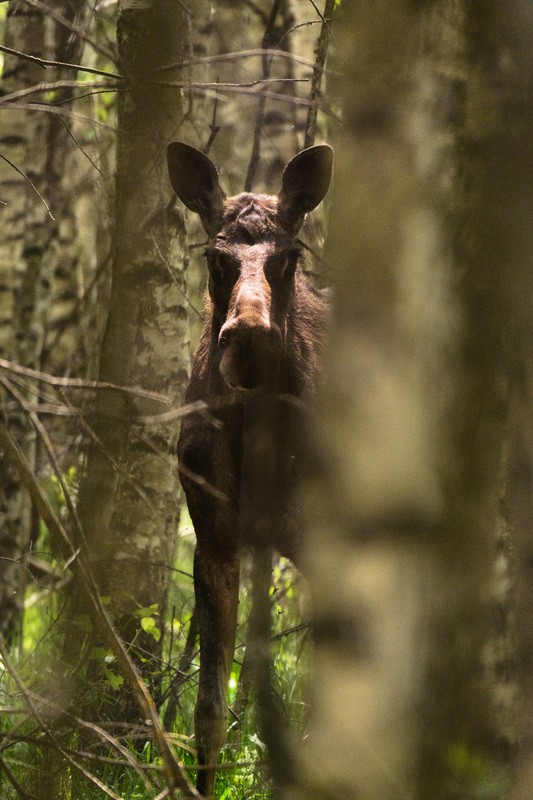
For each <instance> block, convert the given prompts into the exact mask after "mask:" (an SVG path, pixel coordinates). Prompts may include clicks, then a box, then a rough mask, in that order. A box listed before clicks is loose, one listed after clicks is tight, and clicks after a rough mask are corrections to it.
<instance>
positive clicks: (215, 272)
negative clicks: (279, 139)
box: [167, 142, 333, 390]
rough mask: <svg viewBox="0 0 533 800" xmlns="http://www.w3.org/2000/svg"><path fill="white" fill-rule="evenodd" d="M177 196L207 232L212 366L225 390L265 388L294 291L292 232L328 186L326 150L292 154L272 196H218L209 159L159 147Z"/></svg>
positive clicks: (274, 369) (182, 147)
mask: <svg viewBox="0 0 533 800" xmlns="http://www.w3.org/2000/svg"><path fill="white" fill-rule="evenodd" d="M167 160H168V170H169V175H170V181H171V183H172V186H173V188H174V191H175V192H176V194H177V196H178V197H179V198H180V200H182V202H183V203H184V204H185V205H186V206H187V208H189V209H190V210H191V211H194V212H195V213H196V214H198V215H199V217H200V219H201V221H202V225H203V227H204V229H205V232H206V233H207V236H208V244H207V248H206V251H205V253H206V258H207V265H208V269H209V283H208V288H209V296H210V298H211V301H212V332H213V335H216V337H217V345H218V350H219V358H220V362H219V369H220V373H221V374H222V377H223V378H224V381H225V382H226V384H227V385H228V386H229V387H230V388H231V389H239V390H253V389H259V388H262V389H265V388H266V389H273V388H275V387H276V385H277V379H278V374H279V368H280V363H281V359H282V356H283V353H284V351H285V348H286V343H287V320H288V315H289V314H290V312H291V307H292V304H293V298H294V295H295V292H297V291H298V261H299V256H300V248H299V247H298V245H297V242H296V236H297V234H298V231H299V230H300V227H301V225H302V223H303V221H304V217H305V215H306V214H307V212H309V211H311V210H312V209H314V208H315V207H316V206H317V205H318V204H319V203H320V202H321V200H322V199H323V198H324V196H325V194H326V192H327V190H328V188H329V184H330V180H331V173H332V165H333V150H332V149H331V147H329V145H326V144H322V145H317V146H315V147H309V148H307V149H306V150H302V151H301V152H300V153H298V155H296V156H295V157H294V158H293V159H292V160H291V161H290V162H289V163H288V164H287V166H286V167H285V169H284V171H283V177H282V184H281V190H280V192H279V194H278V195H277V196H275V195H264V194H251V193H248V192H244V193H242V194H238V195H237V196H235V197H226V195H225V193H224V191H223V190H222V188H221V186H220V182H219V177H218V172H217V169H216V167H215V165H214V164H213V162H212V161H211V160H210V159H209V158H208V157H207V156H205V155H204V154H203V153H201V152H200V151H199V150H196V149H195V148H194V147H190V146H189V145H187V144H183V143H182V142H173V143H172V144H170V145H169V146H168V150H167Z"/></svg>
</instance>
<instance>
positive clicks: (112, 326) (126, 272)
mask: <svg viewBox="0 0 533 800" xmlns="http://www.w3.org/2000/svg"><path fill="white" fill-rule="evenodd" d="M183 31H184V21H183V18H182V13H181V11H179V10H178V9H177V8H176V6H175V5H173V4H172V5H169V4H167V3H165V2H163V1H162V0H153V1H152V2H146V3H143V4H141V5H139V3H134V2H123V3H122V4H121V7H120V9H119V17H118V29H117V32H118V45H119V62H120V70H121V73H122V74H123V75H125V76H126V77H127V80H128V90H127V91H125V92H123V93H121V95H120V100H119V134H118V137H119V138H118V157H117V192H116V234H115V249H114V258H113V283H112V293H111V306H110V311H109V318H108V321H107V328H106V332H105V336H104V342H103V346H102V356H101V362H100V379H101V380H104V381H111V382H113V383H115V384H119V385H122V386H129V387H137V388H140V389H145V390H151V391H153V392H158V393H160V394H161V395H163V396H164V398H165V400H166V403H162V402H159V401H154V400H150V399H146V398H145V397H141V396H133V395H131V394H130V395H127V394H123V393H121V392H106V393H105V394H100V396H99V398H98V404H97V416H96V420H95V424H94V428H95V431H96V433H97V436H98V438H99V440H100V444H96V443H95V442H94V441H93V442H92V443H91V444H90V447H89V451H88V457H87V463H86V470H85V477H84V479H83V482H82V485H81V487H80V497H79V511H80V516H81V520H82V525H83V530H84V535H85V541H84V544H83V547H84V548H86V550H87V554H88V557H89V559H90V561H91V563H92V565H93V569H94V574H95V576H96V578H97V580H98V584H99V586H100V591H101V593H102V594H103V595H106V596H108V597H109V598H110V609H111V610H112V614H113V617H114V620H115V622H116V624H117V626H118V629H119V631H120V633H121V634H122V636H123V637H124V639H125V641H126V642H127V643H131V642H133V641H135V646H136V647H137V648H139V649H138V651H137V652H139V653H140V654H141V655H142V657H143V658H145V659H146V658H147V661H145V662H144V666H143V671H144V673H145V674H146V675H149V674H155V676H156V677H155V680H156V681H157V669H158V663H157V657H158V655H159V654H160V652H161V644H162V640H161V638H158V637H159V633H158V632H159V631H162V630H163V629H164V620H165V610H166V600H167V592H168V587H169V580H170V570H171V567H172V562H173V554H174V547H175V540H176V533H177V524H178V518H179V503H180V490H179V483H178V466H177V460H176V454H175V446H176V440H177V433H178V420H176V419H174V420H172V421H170V422H167V423H164V422H157V421H156V422H154V423H153V424H151V425H150V426H149V427H146V428H143V426H142V422H141V420H140V418H141V417H143V416H147V415H157V414H159V413H161V412H163V411H168V409H169V408H171V409H172V408H177V407H178V406H179V404H180V401H181V398H182V393H183V388H184V385H185V381H186V379H187V374H188V358H189V353H188V350H189V346H188V326H187V306H186V303H185V300H184V272H183V264H184V238H183V223H182V220H181V217H180V216H179V215H178V214H177V213H176V212H173V211H172V210H171V208H170V206H169V199H170V190H169V189H167V180H168V179H167V175H166V161H165V151H166V146H167V144H168V142H169V141H170V140H171V139H173V138H175V136H176V132H177V130H178V129H179V124H180V115H181V103H180V95H179V93H178V92H176V91H175V90H171V89H168V88H165V87H163V86H160V85H158V83H157V81H158V80H159V79H160V73H158V72H157V69H158V68H159V67H160V66H164V65H166V64H169V63H172V62H175V61H178V60H180V59H181V58H182V56H183V53H182V47H183ZM150 606H154V609H153V613H150V612H148V611H145V612H143V611H140V609H143V608H144V609H147V608H148V607H150ZM143 614H144V616H146V617H151V618H152V619H153V620H154V622H155V623H156V624H155V626H154V625H152V628H151V630H149V631H148V632H146V630H144V629H143V627H141V617H142V616H143ZM146 627H148V626H146ZM125 713H128V714H129V715H131V714H133V715H135V713H136V712H135V711H131V710H130V712H125Z"/></svg>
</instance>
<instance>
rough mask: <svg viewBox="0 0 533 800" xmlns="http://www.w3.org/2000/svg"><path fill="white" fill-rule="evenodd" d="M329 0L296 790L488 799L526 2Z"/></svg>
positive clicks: (498, 783) (521, 186)
mask: <svg viewBox="0 0 533 800" xmlns="http://www.w3.org/2000/svg"><path fill="white" fill-rule="evenodd" d="M341 8H342V14H343V17H342V20H343V22H344V30H343V31H342V32H341V33H338V35H339V37H340V38H341V39H342V46H343V51H344V52H343V55H344V59H345V63H344V65H343V66H344V67H345V68H346V72H345V73H344V77H343V80H344V81H345V83H344V84H343V87H342V88H343V92H342V93H343V97H344V111H345V121H346V130H345V134H344V138H343V141H342V145H341V147H340V148H338V151H337V165H336V187H335V189H336V197H334V200H333V208H332V214H331V220H332V225H331V231H330V242H331V245H330V252H329V259H330V261H331V263H332V264H334V265H336V267H337V269H338V284H337V294H336V303H335V312H334V318H333V323H332V331H331V338H330V343H329V355H328V357H327V358H326V370H325V375H324V385H323V389H322V391H321V394H320V398H319V413H318V415H317V421H316V446H317V452H319V453H320V456H319V458H320V464H321V466H320V468H319V470H318V472H317V474H316V475H315V477H314V479H312V480H311V481H310V483H309V486H308V487H307V490H306V494H307V498H308V501H309V519H310V521H311V524H310V532H309V538H308V551H307V557H306V561H307V574H308V576H309V579H310V583H311V588H312V590H313V596H314V602H315V617H316V631H315V642H316V651H315V664H314V678H313V686H312V689H313V691H312V698H311V718H310V727H309V737H308V740H307V742H306V751H305V754H306V762H305V763H306V769H305V771H304V773H303V774H304V775H305V776H306V777H305V778H304V779H303V781H302V791H301V795H298V796H301V797H306V798H310V797H317V798H338V797H339V798H340V797H342V798H345V799H346V800H349V799H350V798H353V800H356V798H357V800H362V798H364V800H385V798H387V799H388V798H399V797H420V798H421V800H422V798H424V800H428V798H437V797H439V798H443V799H444V798H446V800H452V798H454V800H467V798H474V797H478V796H479V792H480V791H481V788H480V787H481V786H482V788H483V791H484V792H485V793H486V795H487V796H490V797H499V796H501V793H502V791H503V783H502V776H501V773H500V772H499V769H498V758H499V755H500V747H499V741H498V731H497V729H496V726H495V719H494V713H493V709H492V707H491V703H492V696H491V692H490V690H489V686H488V681H487V680H486V671H485V668H484V665H483V663H482V656H483V652H484V650H485V649H486V648H487V645H488V644H489V642H490V640H491V636H492V635H493V633H494V629H493V628H492V627H491V618H490V611H491V610H492V608H493V606H492V597H491V594H492V591H493V583H492V565H493V559H494V540H493V537H494V531H495V528H496V525H497V520H498V511H499V500H500V484H501V480H500V464H501V453H502V447H503V445H504V443H505V434H506V424H507V416H508V396H509V387H510V386H514V385H516V384H517V383H518V382H519V380H520V371H521V370H522V369H523V366H522V364H521V358H522V355H523V348H524V343H525V325H526V320H527V300H526V297H527V291H526V290H527V279H526V275H527V266H526V260H525V253H526V244H527V242H526V239H527V238H528V237H530V233H529V230H530V217H529V219H528V207H527V203H528V195H527V190H528V181H527V176H528V170H529V167H528V164H527V157H528V152H529V148H528V147H527V142H528V139H527V138H526V137H528V136H529V135H530V133H529V132H530V129H531V118H530V117H528V112H529V111H530V109H529V108H528V107H527V91H526V90H527V80H528V79H529V75H527V71H528V63H527V49H526V42H525V41H524V39H523V34H522V33H521V31H523V30H524V28H523V25H524V21H525V19H526V16H525V15H526V14H527V13H528V12H527V10H526V8H525V6H524V5H522V4H521V3H520V2H519V1H518V0H517V2H511V3H509V2H506V3H502V2H499V0H493V2H490V3H487V2H482V3H481V2H464V3H459V2H451V0H449V1H448V2H442V3H441V2H438V3H434V4H431V3H429V4H418V5H416V4H412V3H407V2H397V3H393V4H391V3H388V2H378V3H372V4H368V3H363V2H357V0H352V2H346V3H343V4H342V7H341ZM342 20H341V19H339V21H338V24H340V23H341V21H342ZM429 40H432V41H431V43H430V47H429V48H428V47H427V45H428V41H429ZM428 50H429V51H428ZM443 65H444V67H447V68H443ZM529 88H530V87H529ZM530 185H531V184H529V186H530ZM522 796H523V797H525V796H526V795H520V797H521V798H522Z"/></svg>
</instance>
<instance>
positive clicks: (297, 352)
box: [167, 142, 333, 796]
mask: <svg viewBox="0 0 533 800" xmlns="http://www.w3.org/2000/svg"><path fill="white" fill-rule="evenodd" d="M167 162H168V171H169V176H170V182H171V184H172V187H173V189H174V191H175V193H176V194H177V196H178V197H179V199H180V200H181V201H182V202H183V203H184V204H185V206H186V207H187V208H188V209H190V210H191V211H193V212H195V213H196V214H198V215H199V217H200V220H201V222H202V225H203V228H204V229H205V232H206V234H207V237H208V240H207V247H206V250H205V256H206V260H207V267H208V271H209V276H208V288H207V292H206V315H205V323H204V328H203V331H202V334H201V336H200V340H199V344H198V348H197V351H196V355H195V358H194V363H193V367H192V372H191V378H190V382H189V386H188V388H187V391H186V395H185V400H186V402H187V403H194V402H195V401H203V402H204V403H205V406H206V408H207V409H208V410H209V413H205V411H204V413H202V412H198V413H193V414H190V415H188V416H186V417H185V418H184V419H183V422H182V427H181V433H180V437H179V443H178V457H179V463H180V477H181V482H182V485H183V488H184V491H185V495H186V498H187V503H188V507H189V512H190V515H191V519H192V522H193V525H194V529H195V532H196V540H197V543H196V551H195V557H194V590H195V596H196V606H197V611H198V620H199V635H200V678H199V689H198V698H197V703H196V708H195V737H196V744H197V755H198V766H199V769H198V773H197V783H196V785H197V789H198V791H199V792H200V793H201V794H203V795H206V796H212V795H213V793H214V785H215V773H216V763H217V761H218V757H219V752H220V749H221V747H222V745H223V743H224V740H225V736H226V724H227V723H226V720H227V702H226V696H227V686H228V679H229V674H230V669H231V664H232V661H233V653H234V648H235V636H236V623H237V605H238V596H239V573H240V555H241V551H242V525H241V520H240V518H241V513H242V508H241V504H242V491H241V490H242V484H243V480H244V475H243V469H245V468H244V467H243V435H244V419H245V414H246V404H247V403H248V402H251V401H252V398H254V397H257V396H258V395H259V396H260V395H261V394H265V393H267V394H269V395H271V396H272V395H274V396H275V395H278V396H280V397H281V396H282V397H292V398H296V399H299V398H302V397H305V396H306V395H307V393H309V392H310V391H312V390H313V386H314V385H315V382H316V378H317V374H318V371H319V366H320V357H321V349H322V345H323V340H324V329H325V323H326V319H327V314H328V304H327V300H326V299H325V298H324V297H323V296H322V295H321V293H320V292H319V291H317V290H316V289H315V288H314V287H313V286H312V285H311V284H310V282H309V281H308V279H307V278H306V276H305V275H304V272H303V270H302V267H301V260H302V248H301V246H300V245H299V244H298V240H297V235H298V232H299V230H300V228H301V225H302V223H303V221H304V217H305V215H306V214H307V213H308V212H309V211H312V210H313V209H314V208H315V207H316V206H317V205H318V204H319V203H320V202H321V201H322V199H323V198H324V196H325V195H326V192H327V190H328V188H329V184H330V180H331V174H332V165H333V150H332V148H331V147H330V146H329V145H326V144H322V145H317V146H314V147H309V148H307V149H305V150H302V151H301V152H300V153H298V154H297V155H296V156H295V157H294V158H293V159H292V160H291V161H289V163H288V164H287V165H286V167H285V169H284V171H283V176H282V186H281V190H280V192H279V194H278V195H277V196H271V195H265V194H252V193H248V192H244V193H241V194H238V195H236V196H235V197H226V195H225V193H224V191H223V190H222V188H221V186H220V183H219V176H218V172H217V169H216V167H215V165H214V164H213V162H212V161H211V160H210V159H209V158H208V157H207V156H206V155H204V154H203V153H201V152H200V151H199V150H197V149H195V148H194V147H191V146H189V145H187V144H184V143H181V142H173V143H171V144H170V145H169V146H168V150H167ZM281 438H282V439H283V438H284V437H281ZM283 446H284V442H283V441H281V447H283ZM273 527H274V532H273V537H274V539H273V541H272V546H273V547H275V548H276V549H277V550H279V551H280V552H281V553H282V554H283V555H286V556H288V557H289V558H291V559H292V560H294V559H295V558H296V559H297V557H298V549H299V537H300V532H299V525H298V523H297V521H296V520H294V519H292V518H291V515H290V513H288V512H287V510H286V507H285V504H283V503H280V508H279V513H278V514H277V517H276V525H275V526H273Z"/></svg>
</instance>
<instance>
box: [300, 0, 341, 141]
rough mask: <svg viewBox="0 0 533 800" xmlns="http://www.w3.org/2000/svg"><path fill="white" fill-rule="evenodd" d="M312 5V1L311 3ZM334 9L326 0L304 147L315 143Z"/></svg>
mask: <svg viewBox="0 0 533 800" xmlns="http://www.w3.org/2000/svg"><path fill="white" fill-rule="evenodd" d="M313 5H314V3H313ZM334 11H335V0H326V5H325V7H324V16H322V15H321V16H322V27H321V29H320V35H319V37H318V41H317V45H316V50H315V52H316V60H315V67H314V70H313V78H312V81H311V94H310V97H309V99H310V100H311V103H312V105H310V106H309V110H308V112H307V124H306V126H305V140H304V147H311V145H313V144H314V143H315V134H316V121H317V116H318V102H319V99H320V97H321V92H320V87H321V84H322V75H323V74H324V65H325V63H326V58H327V54H328V44H329V39H330V37H331V36H332V33H331V25H330V23H331V21H332V19H333V13H334Z"/></svg>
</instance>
